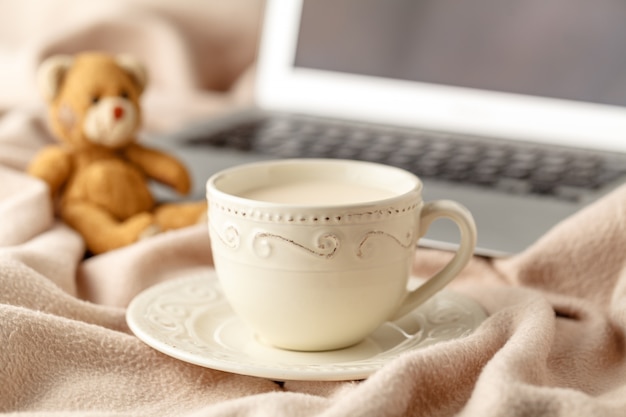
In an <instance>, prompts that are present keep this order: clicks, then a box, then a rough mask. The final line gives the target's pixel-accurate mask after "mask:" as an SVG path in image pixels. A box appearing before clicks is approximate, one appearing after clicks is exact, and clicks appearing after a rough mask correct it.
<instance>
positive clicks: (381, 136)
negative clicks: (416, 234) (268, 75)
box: [188, 115, 626, 201]
mask: <svg viewBox="0 0 626 417" xmlns="http://www.w3.org/2000/svg"><path fill="white" fill-rule="evenodd" d="M188 143H189V144H190V145H210V146H216V147H229V148H235V149H238V150H241V151H253V152H258V153H261V154H265V155H270V156H275V157H277V158H343V159H356V160H364V161H371V162H379V163H384V164H388V165H393V166H397V167H400V168H404V169H406V170H408V171H411V172H413V173H414V174H416V175H418V176H420V177H423V178H429V179H440V180H445V181H453V182H457V183H462V184H472V185H476V186H482V187H492V188H497V189H500V190H502V191H505V192H509V193H514V194H541V195H550V196H553V197H556V198H559V199H564V200H572V201H576V200H579V199H580V197H581V196H582V195H584V193H586V192H589V191H593V190H597V189H599V188H601V187H602V186H603V185H605V184H607V183H608V182H610V181H613V180H615V179H617V178H618V177H619V176H621V175H623V174H624V173H625V172H626V167H625V166H624V165H623V164H617V163H615V161H613V160H610V159H608V158H605V157H603V156H601V155H596V154H593V153H590V152H584V151H572V150H570V149H564V148H557V147H554V148H545V147H543V146H542V147H541V148H539V147H537V146H532V145H530V144H525V143H514V144H511V143H507V144H501V143H495V141H489V140H486V139H482V138H474V137H467V136H463V137H460V136H455V135H450V134H442V133H436V132H428V131H417V130H399V129H395V128H387V127H381V126H378V125H366V124H356V123H354V124H352V123H344V122H338V121H334V120H328V119H317V118H310V117H302V116H291V115H284V116H282V115H281V116H276V117H271V118H267V119H260V120H255V121H252V122H248V123H246V124H243V125H238V126H237V127H234V128H231V129H227V130H223V131H220V132H217V133H215V134H212V135H210V136H196V137H192V138H190V139H189V140H188Z"/></svg>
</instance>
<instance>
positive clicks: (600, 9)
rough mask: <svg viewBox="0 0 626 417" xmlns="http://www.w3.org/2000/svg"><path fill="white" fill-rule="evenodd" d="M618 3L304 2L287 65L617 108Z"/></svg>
mask: <svg viewBox="0 0 626 417" xmlns="http://www.w3.org/2000/svg"><path fill="white" fill-rule="evenodd" d="M625 22H626V2H623V1H615V0H593V1H589V0H464V1H457V0H339V1H338V0H315V1H305V2H304V3H303V7H302V16H301V22H300V29H299V34H298V41H297V48H296V52H295V65H296V67H305V68H312V69H319V70H329V71H337V72H342V73H354V74H361V75H368V76H375V77H383V78H392V79H400V80H409V81H419V82H426V83H433V84H445V85H452V86H458V87H467V88H477V89H484V90H492V91H500V92H506V93H515V94H524V95H533V96H543V97H551V98H558V99H566V100H578V101H585V102H593V103H601V104H609V105H617V106H626V24H625Z"/></svg>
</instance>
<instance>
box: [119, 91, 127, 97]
mask: <svg viewBox="0 0 626 417" xmlns="http://www.w3.org/2000/svg"><path fill="white" fill-rule="evenodd" d="M120 97H121V98H128V97H129V94H128V91H126V90H122V92H121V93H120Z"/></svg>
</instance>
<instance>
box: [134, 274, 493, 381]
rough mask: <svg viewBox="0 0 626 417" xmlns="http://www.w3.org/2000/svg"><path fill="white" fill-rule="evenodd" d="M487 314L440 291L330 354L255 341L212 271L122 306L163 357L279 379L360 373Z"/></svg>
mask: <svg viewBox="0 0 626 417" xmlns="http://www.w3.org/2000/svg"><path fill="white" fill-rule="evenodd" d="M485 318H486V314H485V312H484V311H483V309H482V308H481V307H480V306H479V305H478V304H477V303H476V302H475V301H473V300H471V299H469V298H467V297H465V296H462V295H460V294H458V293H455V292H453V291H450V290H444V291H441V292H440V293H439V294H437V295H436V296H435V297H433V298H431V299H430V300H429V301H428V302H426V303H425V304H423V305H422V306H421V307H419V308H418V309H416V310H415V311H413V312H412V313H410V314H408V315H407V316H405V317H403V318H402V319H401V320H398V321H395V322H387V323H385V324H383V325H382V326H380V327H379V328H378V329H377V330H376V331H375V332H374V333H373V334H372V335H370V336H369V337H368V338H367V339H365V340H364V341H363V342H361V343H359V344H357V345H355V346H352V347H349V348H346V349H341V350H334V351H327V352H294V351H288V350H282V349H276V348H273V347H270V346H267V345H264V344H262V343H260V342H258V341H257V340H256V338H255V337H254V335H253V334H252V332H251V331H250V330H248V328H247V327H246V326H245V325H244V323H243V322H241V321H240V320H239V318H238V317H236V316H235V315H234V313H233V311H232V310H231V308H230V306H229V305H228V303H227V301H226V300H225V298H224V296H223V294H222V291H221V287H220V284H219V282H218V280H217V277H216V275H215V272H214V271H213V270H209V271H207V272H206V273H202V274H198V275H193V276H189V277H186V278H179V279H176V280H173V281H167V282H164V283H161V284H157V285H155V286H153V287H150V288H148V289H146V290H145V291H143V292H142V293H141V294H139V295H138V296H137V297H135V299H133V300H132V302H131V303H130V305H129V306H128V310H127V312H126V320H127V322H128V325H129V327H130V329H131V330H132V331H133V332H134V333H135V334H136V335H137V337H139V338H140V339H141V340H143V341H144V342H145V343H146V344H148V345H149V346H151V347H153V348H154V349H156V350H158V351H160V352H162V353H165V354H166V355H169V356H172V357H175V358H178V359H180V360H183V361H186V362H190V363H193V364H196V365H200V366H204V367H207V368H213V369H217V370H221V371H227V372H234V373H237V374H243V375H251V376H258V377H264V378H270V379H273V380H278V381H285V380H310V381H313V380H316V381H339V380H355V379H364V378H366V377H367V376H369V375H370V374H372V373H373V372H375V371H376V370H378V369H380V368H381V367H382V366H383V365H385V364H386V363H387V362H389V361H390V360H392V359H393V358H395V357H397V356H398V355H400V354H401V353H403V352H406V351H408V350H411V349H418V348H422V347H425V346H429V345H432V344H434V343H437V342H441V341H445V340H451V339H456V338H461V337H464V336H467V335H468V334H470V333H472V332H473V331H474V330H475V329H476V328H477V327H478V326H479V325H480V323H482V321H483V320H484V319H485Z"/></svg>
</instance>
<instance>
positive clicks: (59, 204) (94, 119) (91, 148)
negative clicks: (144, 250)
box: [28, 52, 206, 254]
mask: <svg viewBox="0 0 626 417" xmlns="http://www.w3.org/2000/svg"><path fill="white" fill-rule="evenodd" d="M37 83H38V86H39V89H40V90H41V92H42V94H43V96H44V98H45V100H46V101H47V103H48V118H49V124H50V128H51V131H52V132H53V135H54V136H55V138H56V139H57V140H58V142H59V143H58V144H55V145H51V146H47V147H45V148H43V149H42V150H41V151H40V152H39V153H38V154H37V155H36V156H35V157H34V159H33V160H32V162H31V164H30V165H29V167H28V172H29V173H30V174H31V175H33V176H35V177H37V178H40V179H41V180H43V181H45V182H46V183H47V184H48V187H49V189H50V193H51V198H53V199H54V201H55V202H56V209H57V213H58V215H59V217H60V218H61V219H62V220H63V221H64V222H65V223H67V224H68V225H69V226H70V227H72V228H73V229H75V230H76V231H78V233H79V234H80V235H81V236H82V237H83V238H84V240H85V244H86V246H87V249H88V251H90V252H91V253H93V254H99V253H103V252H106V251H110V250H113V249H117V248H120V247H123V246H125V245H129V244H131V243H133V242H136V241H138V240H140V239H142V238H146V237H148V236H152V235H154V234H156V233H159V232H162V231H166V230H170V229H174V228H180V227H185V226H189V225H192V224H195V223H197V222H199V221H202V219H203V217H205V216H206V203H205V202H202V201H201V202H178V203H169V204H158V203H157V202H156V201H155V198H154V196H153V194H152V193H151V191H150V187H149V183H150V181H151V180H154V181H158V182H160V183H162V184H165V185H166V186H168V187H171V188H173V189H174V190H176V191H177V192H178V193H180V194H181V195H184V194H186V193H188V192H189V190H190V186H191V181H190V177H189V174H188V172H187V170H186V168H185V166H184V165H183V164H182V163H181V162H180V161H179V160H177V159H176V158H174V157H173V156H172V155H169V154H167V153H165V152H162V151H160V150H157V149H152V148H149V147H146V146H144V145H142V144H140V143H139V142H138V140H137V136H136V134H137V132H138V130H139V128H140V127H141V121H142V112H141V105H140V97H141V95H142V93H143V91H144V89H145V87H146V84H147V73H146V69H145V67H144V66H143V64H142V63H141V62H140V61H139V60H137V59H136V58H135V57H133V56H130V55H113V54H108V53H101V52H84V53H80V54H76V55H73V56H69V55H55V56H52V57H49V58H47V59H46V60H44V61H43V62H42V63H41V65H40V66H39V68H38V72H37Z"/></svg>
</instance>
